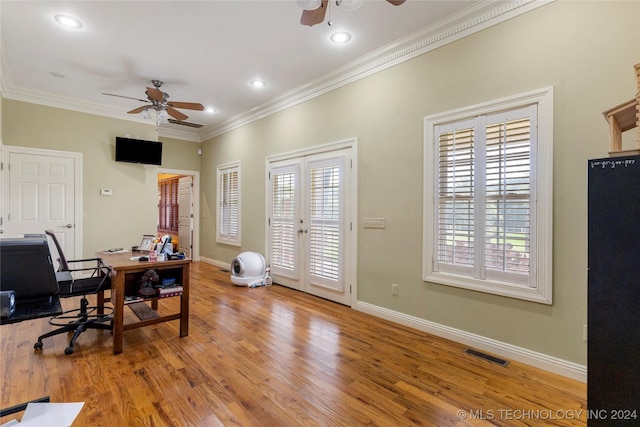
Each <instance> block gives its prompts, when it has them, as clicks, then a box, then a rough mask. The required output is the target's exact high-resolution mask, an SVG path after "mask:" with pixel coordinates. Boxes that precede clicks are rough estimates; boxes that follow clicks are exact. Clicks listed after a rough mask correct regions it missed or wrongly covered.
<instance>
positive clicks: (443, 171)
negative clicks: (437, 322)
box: [424, 88, 553, 304]
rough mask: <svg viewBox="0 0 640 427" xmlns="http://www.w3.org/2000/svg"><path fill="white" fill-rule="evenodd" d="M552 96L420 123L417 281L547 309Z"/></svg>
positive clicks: (530, 96)
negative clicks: (420, 261) (421, 206)
mask: <svg viewBox="0 0 640 427" xmlns="http://www.w3.org/2000/svg"><path fill="white" fill-rule="evenodd" d="M552 117H553V115H552V90H551V89H550V88H548V89H543V90H540V91H536V92H531V93H527V94H523V95H518V96H515V97H510V98H507V99H504V100H499V101H495V102H492V103H487V104H483V105H480V106H473V107H469V108H466V109H462V110H456V111H454V112H449V113H444V114H439V115H434V116H429V117H427V118H425V170H426V171H431V170H432V171H433V172H431V173H429V172H427V173H426V174H425V224H424V233H425V234H424V242H425V243H424V252H425V258H424V279H425V280H426V281H431V282H435V283H441V284H446V285H452V286H458V287H463V288H467V289H473V290H479V291H484V292H490V293H495V294H499V295H505V296H511V297H516V298H521V299H527V300H532V301H536V302H542V303H548V304H550V303H551V295H552V292H551V231H552V226H551V222H552V206H551V200H552V178H551V168H552V135H553V133H552V121H551V118H552Z"/></svg>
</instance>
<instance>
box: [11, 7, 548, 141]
mask: <svg viewBox="0 0 640 427" xmlns="http://www.w3.org/2000/svg"><path fill="white" fill-rule="evenodd" d="M533 4H538V2H532V1H530V0H520V1H510V2H504V1H500V2H485V1H459V0H454V1H452V0H445V1H438V0H428V1H427V0H407V1H406V2H405V3H404V4H403V5H401V6H397V7H396V6H392V5H391V4H389V3H387V2H386V1H384V0H365V1H364V4H363V6H362V7H361V8H360V9H358V10H355V11H346V10H344V9H341V8H340V7H337V6H336V5H335V1H334V0H331V1H330V7H329V10H328V13H327V18H329V16H330V19H331V20H332V21H333V25H332V26H329V25H327V23H326V21H325V22H324V23H322V24H318V25H315V26H313V27H307V26H303V25H301V24H300V23H299V20H300V16H301V13H302V9H301V8H300V7H299V6H298V5H297V4H296V2H295V1H294V0H278V1H271V0H262V1H238V0H236V1H219V0H218V1H8V0H2V1H1V2H0V18H1V21H0V22H1V26H2V27H1V33H0V34H1V37H2V74H1V76H0V83H1V84H2V94H3V96H4V97H5V98H8V99H17V100H23V101H27V102H35V103H39V104H43V105H54V106H58V107H62V108H68V109H72V110H77V111H86V112H91V113H95V114H102V115H107V116H113V117H120V118H126V119H132V120H142V119H141V118H140V117H139V116H133V115H127V114H126V112H127V111H129V110H132V109H134V108H136V107H139V106H142V105H144V104H143V103H142V102H139V101H136V100H133V99H124V98H118V97H112V96H106V95H103V92H107V93H113V94H118V95H122V96H128V97H133V98H140V99H145V98H146V95H145V93H144V92H145V87H146V86H152V85H151V82H150V81H151V80H152V79H158V80H162V81H164V85H163V86H162V90H163V91H165V92H167V93H168V94H170V100H171V101H183V102H199V103H202V104H203V105H205V106H206V107H213V108H214V109H215V110H216V111H217V112H216V113H214V114H210V113H206V112H200V111H191V110H181V111H182V112H183V113H185V114H187V115H188V116H189V118H188V119H187V121H188V122H193V123H199V124H202V125H205V126H204V127H203V128H201V129H193V128H188V127H185V126H181V125H175V124H169V125H161V128H160V133H161V135H162V134H163V133H164V134H166V135H167V136H175V137H182V138H184V139H191V140H195V141H200V140H204V139H206V138H209V137H211V136H214V135H217V134H219V133H222V132H224V131H225V130H228V129H231V128H233V127H235V126H237V125H240V124H243V123H247V122H250V121H252V120H255V119H256V118H259V117H263V116H265V115H268V114H270V113H273V112H275V111H278V110H280V109H282V108H286V107H287V106H290V105H294V104H295V103H297V102H300V101H301V100H304V99H308V98H310V97H312V96H315V95H317V94H320V93H324V92H326V91H327V90H330V89H332V88H335V87H339V86H341V85H343V84H346V83H348V82H349V81H353V80H354V79H357V78H360V77H362V76H365V75H368V74H371V73H372V72H375V71H377V70H379V69H382V68H384V67H388V66H392V65H393V64H394V63H397V62H400V61H402V60H405V59H408V58H409V57H413V56H415V55H417V54H419V53H421V52H422V51H424V50H425V49H427V50H428V49H433V48H436V47H438V46H439V45H441V44H443V43H445V42H448V41H450V40H455V39H457V38H460V37H462V36H464V35H466V34H469V33H470V32H473V31H479V30H481V29H482V28H486V27H487V26H489V25H493V24H495V23H497V22H499V21H501V20H504V19H507V18H508V17H509V16H512V15H514V14H519V13H523V12H524V11H526V9H530V8H531V7H532V5H533ZM59 13H63V14H68V15H71V16H74V17H76V18H78V19H79V20H81V21H82V23H83V25H84V26H83V28H81V29H79V30H72V29H67V28H63V27H61V26H60V25H59V24H57V23H56V21H55V20H54V18H53V17H54V15H56V14H59ZM338 30H347V31H349V32H350V33H351V34H352V37H353V38H352V40H351V42H350V43H349V44H347V45H342V46H337V45H334V44H332V43H331V42H330V41H329V35H330V34H331V33H333V32H335V31H338ZM253 78H261V79H263V80H264V81H266V83H267V86H266V87H265V88H262V89H254V88H252V87H250V85H249V81H250V80H251V79H253Z"/></svg>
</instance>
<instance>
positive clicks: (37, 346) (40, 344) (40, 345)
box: [33, 341, 42, 350]
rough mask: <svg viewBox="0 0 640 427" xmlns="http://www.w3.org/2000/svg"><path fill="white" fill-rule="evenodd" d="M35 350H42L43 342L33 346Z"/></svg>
mask: <svg viewBox="0 0 640 427" xmlns="http://www.w3.org/2000/svg"><path fill="white" fill-rule="evenodd" d="M33 348H35V349H36V350H42V341H38V342H37V343H35V344H34V345H33Z"/></svg>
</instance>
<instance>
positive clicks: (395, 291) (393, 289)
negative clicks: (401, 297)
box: [391, 283, 398, 295]
mask: <svg viewBox="0 0 640 427" xmlns="http://www.w3.org/2000/svg"><path fill="white" fill-rule="evenodd" d="M391 295H398V285H396V284H395V283H392V284H391Z"/></svg>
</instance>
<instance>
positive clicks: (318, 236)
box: [267, 148, 355, 305]
mask: <svg viewBox="0 0 640 427" xmlns="http://www.w3.org/2000/svg"><path fill="white" fill-rule="evenodd" d="M351 153H352V149H351V148H346V149H338V150H333V151H329V152H322V153H318V154H309V155H305V156H300V157H295V158H290V159H286V160H281V161H275V162H272V163H270V168H269V172H270V174H269V191H268V193H269V194H268V204H269V209H270V213H269V224H268V225H269V236H268V240H269V241H268V250H267V254H268V262H269V263H270V266H271V275H272V277H273V280H274V282H275V283H278V284H282V285H284V286H288V287H292V288H294V289H298V290H301V291H304V292H307V293H310V294H313V295H317V296H320V297H322V298H326V299H329V300H332V301H335V302H339V303H341V304H346V305H351V304H352V301H353V300H352V290H353V286H354V277H355V274H354V269H355V235H354V234H352V233H353V227H352V224H353V220H352V218H353V215H354V208H353V200H354V195H352V194H350V190H351V189H352V185H351V181H352V180H353V179H354V178H353V177H352V174H353V169H352V161H351V160H352V156H351Z"/></svg>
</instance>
